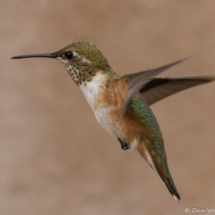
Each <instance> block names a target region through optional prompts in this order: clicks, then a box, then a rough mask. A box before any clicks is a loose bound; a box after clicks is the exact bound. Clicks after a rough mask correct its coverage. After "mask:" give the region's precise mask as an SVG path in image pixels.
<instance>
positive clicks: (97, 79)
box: [79, 71, 105, 109]
mask: <svg viewBox="0 0 215 215" xmlns="http://www.w3.org/2000/svg"><path fill="white" fill-rule="evenodd" d="M104 80H105V77H104V75H103V74H101V72H99V71H98V72H97V73H96V75H95V76H93V77H92V81H90V82H85V83H86V86H85V83H82V84H81V85H80V86H79V88H80V89H81V91H82V92H83V94H84V97H85V99H86V100H87V102H88V104H89V105H90V107H91V108H92V109H93V106H94V104H95V100H96V97H97V96H98V94H99V92H100V91H101V90H102V89H103V86H102V85H103V83H104Z"/></svg>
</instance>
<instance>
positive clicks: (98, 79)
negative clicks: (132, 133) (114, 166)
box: [79, 72, 117, 138]
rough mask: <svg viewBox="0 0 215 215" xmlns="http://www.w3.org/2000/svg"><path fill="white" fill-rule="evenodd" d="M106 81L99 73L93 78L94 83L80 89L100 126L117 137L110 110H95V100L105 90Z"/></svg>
mask: <svg viewBox="0 0 215 215" xmlns="http://www.w3.org/2000/svg"><path fill="white" fill-rule="evenodd" d="M104 81H105V77H104V75H102V74H101V73H100V72H97V73H96V75H95V76H93V77H92V81H90V82H86V86H85V84H81V85H80V86H79V87H80V89H81V91H82V92H83V94H84V97H85V99H86V100H87V102H88V104H89V105H90V107H91V108H92V109H93V111H94V114H95V116H96V119H97V121H98V122H99V124H100V125H101V126H102V127H103V128H104V129H105V130H106V131H107V132H108V133H109V134H110V135H111V136H113V137H115V138H116V137H117V134H116V132H115V131H114V129H113V122H112V120H111V119H110V118H109V117H108V116H107V114H106V113H107V111H108V108H107V107H105V106H98V107H97V109H96V110H94V105H95V100H96V98H97V96H98V94H99V93H102V91H103V90H104Z"/></svg>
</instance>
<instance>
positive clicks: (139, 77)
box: [122, 59, 215, 115]
mask: <svg viewBox="0 0 215 215" xmlns="http://www.w3.org/2000/svg"><path fill="white" fill-rule="evenodd" d="M184 60H186V59H183V60H180V61H177V62H174V63H171V64H168V65H165V66H162V67H158V68H156V69H152V70H146V71H143V72H139V73H135V74H131V75H125V76H123V77H122V79H123V80H124V81H126V82H127V84H128V86H127V94H126V98H125V104H124V115H126V114H127V112H128V109H129V104H130V101H131V99H132V97H133V96H134V95H135V94H136V93H137V92H140V93H141V94H142V96H143V98H144V99H145V101H146V102H147V103H148V105H152V104H154V103H155V102H157V101H159V100H161V99H163V98H165V97H167V96H170V95H172V94H175V93H177V92H180V91H182V90H185V89H188V88H190V87H193V86H196V85H200V84H204V83H208V82H211V81H214V80H215V77H179V78H154V77H155V76H156V75H158V74H160V73H161V72H164V71H165V70H167V69H169V68H171V67H172V66H175V65H176V64H179V63H181V62H183V61H184Z"/></svg>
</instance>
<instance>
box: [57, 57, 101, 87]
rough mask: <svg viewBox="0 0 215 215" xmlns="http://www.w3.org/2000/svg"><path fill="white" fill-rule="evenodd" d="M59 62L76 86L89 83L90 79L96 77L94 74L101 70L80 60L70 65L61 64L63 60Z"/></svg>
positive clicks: (66, 63) (67, 63)
mask: <svg viewBox="0 0 215 215" xmlns="http://www.w3.org/2000/svg"><path fill="white" fill-rule="evenodd" d="M61 62H62V63H63V65H64V67H65V68H66V70H67V71H68V73H69V75H70V77H71V78H72V80H73V81H74V82H75V83H76V85H77V86H79V85H81V84H82V83H85V84H86V82H90V81H91V80H92V77H93V76H95V75H96V72H97V71H99V70H101V69H100V68H98V66H97V65H96V64H94V63H92V62H85V60H84V59H82V58H78V59H76V60H73V62H72V63H70V62H63V60H61Z"/></svg>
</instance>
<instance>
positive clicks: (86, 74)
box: [13, 42, 110, 86]
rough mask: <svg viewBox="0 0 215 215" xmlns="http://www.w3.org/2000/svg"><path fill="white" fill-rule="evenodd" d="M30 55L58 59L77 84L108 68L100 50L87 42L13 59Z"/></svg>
mask: <svg viewBox="0 0 215 215" xmlns="http://www.w3.org/2000/svg"><path fill="white" fill-rule="evenodd" d="M30 57H47V58H55V59H57V60H59V61H60V62H61V63H62V64H63V65H64V67H65V68H66V69H67V71H68V72H69V75H70V76H71V77H72V79H73V80H74V81H75V83H76V84H77V85H78V86H79V85H81V84H82V83H83V82H86V81H91V80H92V77H93V76H94V75H95V74H96V72H98V71H103V72H106V71H107V70H109V69H110V66H109V64H108V61H107V59H106V58H105V57H104V55H103V54H102V52H101V51H100V50H99V49H98V48H97V47H96V46H95V45H93V44H91V43H88V42H77V43H72V44H71V45H68V46H66V47H65V48H63V49H61V50H60V51H57V52H54V53H48V54H36V55H22V56H16V57H13V59H20V58H30Z"/></svg>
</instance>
